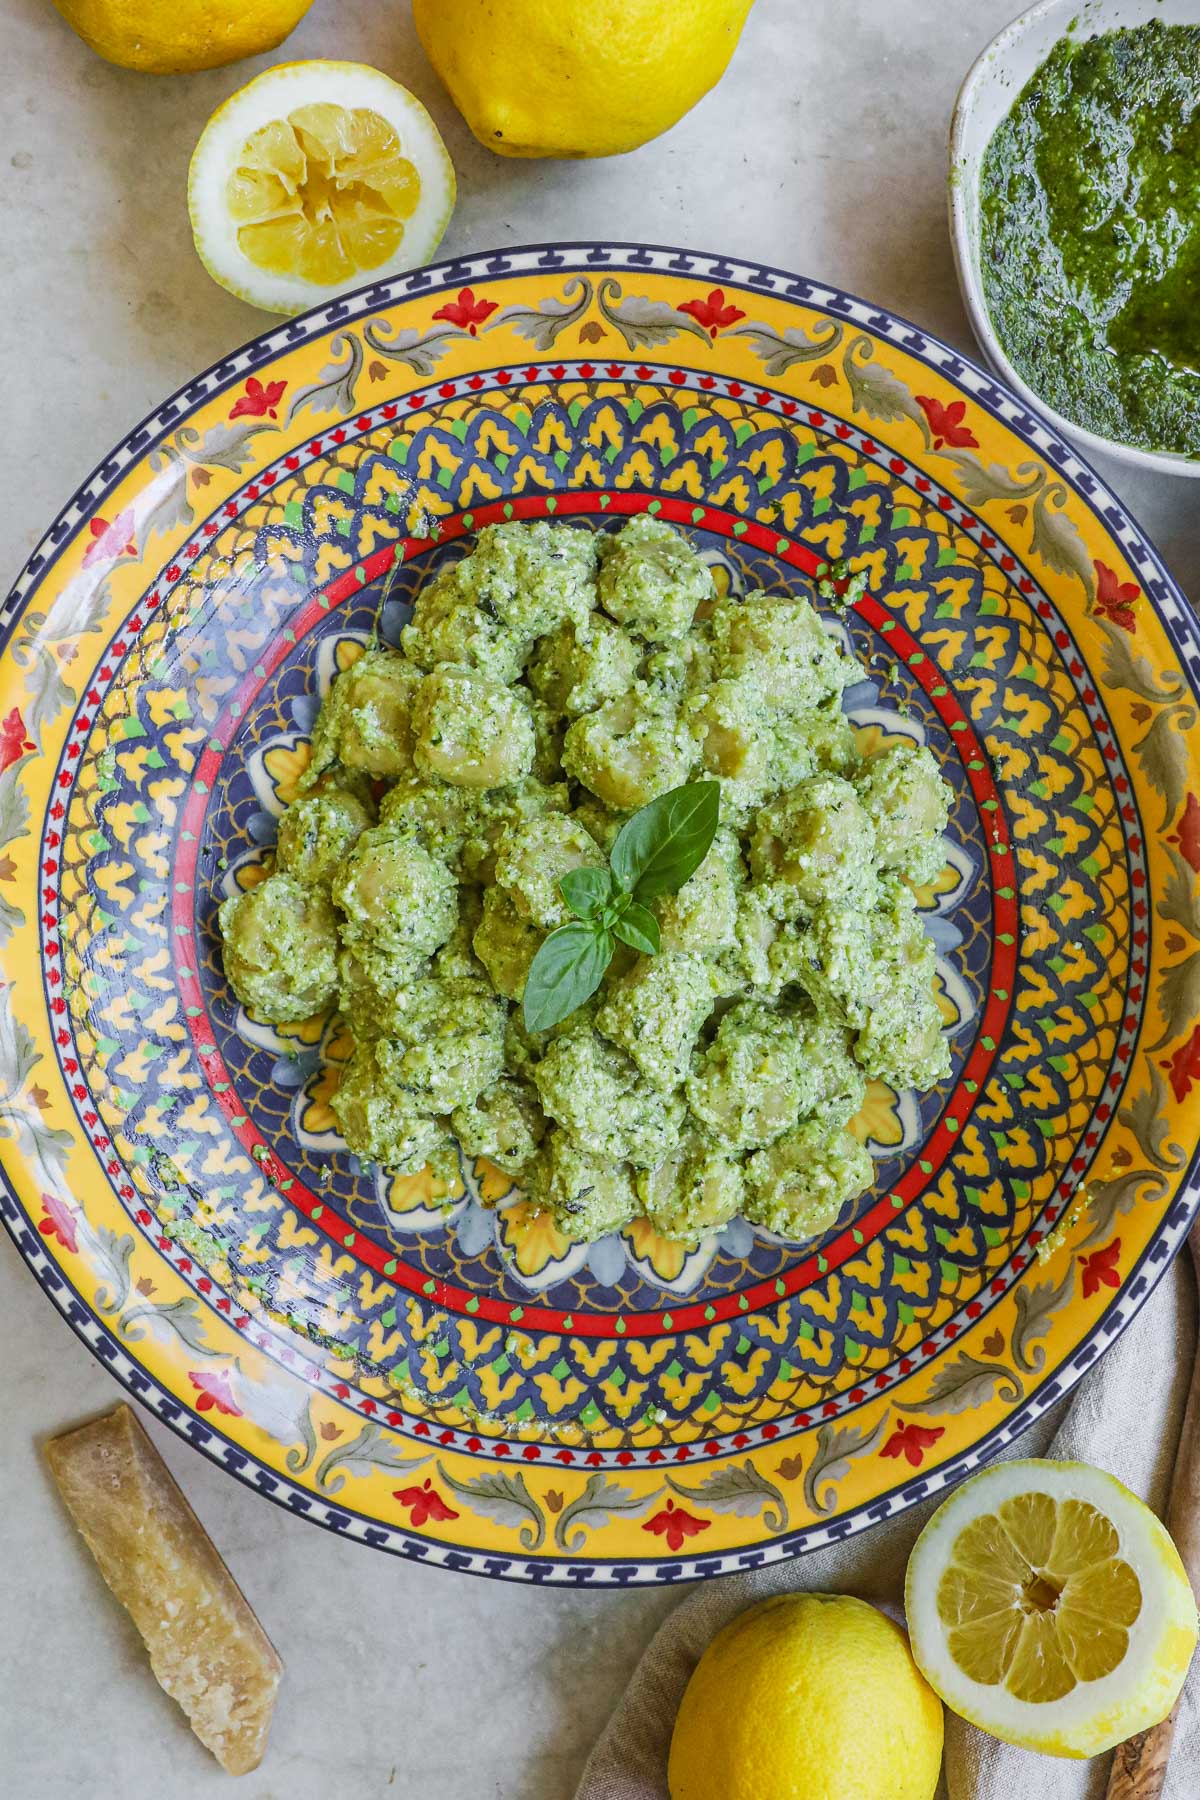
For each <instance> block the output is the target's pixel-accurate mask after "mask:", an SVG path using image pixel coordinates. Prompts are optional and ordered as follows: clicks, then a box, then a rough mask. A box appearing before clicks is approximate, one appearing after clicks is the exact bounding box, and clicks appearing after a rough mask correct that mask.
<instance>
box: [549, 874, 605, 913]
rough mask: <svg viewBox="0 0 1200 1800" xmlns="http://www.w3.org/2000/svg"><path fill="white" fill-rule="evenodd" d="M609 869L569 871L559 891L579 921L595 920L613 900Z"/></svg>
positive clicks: (559, 885)
mask: <svg viewBox="0 0 1200 1800" xmlns="http://www.w3.org/2000/svg"><path fill="white" fill-rule="evenodd" d="M612 885H613V884H612V876H611V875H610V874H609V872H608V870H607V869H568V870H567V872H566V874H565V875H564V876H563V878H562V880H561V881H560V882H559V884H558V891H559V893H560V894H561V895H562V897H563V899H564V900H565V901H566V903H567V905H568V906H569V907H570V909H571V911H572V912H573V913H574V914H575V917H576V918H577V919H593V918H595V916H596V914H597V913H598V912H599V911H600V910H601V908H602V907H604V906H605V905H606V904H607V902H608V901H609V900H610V899H611V898H612Z"/></svg>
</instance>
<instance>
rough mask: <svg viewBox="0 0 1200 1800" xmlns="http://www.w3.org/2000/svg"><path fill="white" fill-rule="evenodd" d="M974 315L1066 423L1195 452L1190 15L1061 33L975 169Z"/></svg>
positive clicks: (1197, 361) (1197, 352)
mask: <svg viewBox="0 0 1200 1800" xmlns="http://www.w3.org/2000/svg"><path fill="white" fill-rule="evenodd" d="M979 193H980V262H981V266H982V274H983V285H984V293H985V296H986V300H987V307H988V312H989V314H990V315H991V320H992V324H993V326H994V328H995V330H996V334H997V336H998V337H999V339H1000V342H1001V344H1002V345H1003V347H1004V350H1005V353H1006V355H1007V356H1008V358H1009V361H1010V362H1011V363H1012V365H1013V367H1014V368H1015V369H1016V370H1017V371H1018V372H1019V374H1020V375H1021V376H1022V377H1023V378H1024V380H1025V381H1026V382H1027V383H1028V385H1029V386H1030V387H1031V388H1033V389H1034V391H1035V392H1036V393H1038V394H1040V395H1041V397H1042V398H1043V399H1044V400H1045V401H1047V402H1048V403H1049V405H1051V406H1053V407H1054V408H1055V409H1056V411H1058V412H1060V413H1062V414H1064V415H1065V417H1067V418H1068V419H1072V420H1074V421H1075V423H1076V424H1079V425H1082V426H1085V427H1086V428H1087V429H1088V430H1090V431H1094V432H1097V433H1098V434H1099V435H1101V436H1102V437H1109V438H1115V439H1117V440H1118V441H1120V442H1122V443H1125V444H1132V445H1135V446H1137V447H1138V448H1141V449H1146V450H1168V451H1176V452H1179V453H1180V454H1183V455H1188V456H1200V26H1195V25H1163V24H1160V23H1158V22H1157V21H1156V22H1153V23H1151V24H1147V25H1139V26H1137V27H1135V28H1134V29H1131V30H1126V31H1110V32H1106V33H1105V34H1104V35H1102V36H1100V37H1095V38H1089V39H1087V40H1086V41H1084V42H1078V41H1076V40H1073V39H1071V38H1063V39H1062V40H1061V41H1060V42H1059V43H1057V44H1056V45H1055V46H1054V49H1053V50H1052V51H1051V53H1050V55H1049V56H1048V57H1047V58H1046V61H1045V62H1044V63H1043V64H1042V66H1041V67H1040V68H1039V69H1038V71H1037V73H1036V74H1035V75H1034V76H1033V77H1032V79H1031V80H1030V81H1029V82H1028V83H1027V85H1026V86H1025V88H1024V89H1023V90H1022V92H1021V94H1020V96H1019V97H1018V99H1017V101H1016V104H1015V105H1014V106H1013V108H1012V111H1011V112H1010V113H1009V115H1008V117H1007V118H1006V119H1005V120H1004V122H1003V123H1002V124H1001V125H1000V126H999V128H998V129H997V131H996V132H995V134H994V136H993V138H992V141H991V143H990V144H989V145H988V148H987V152H986V154H985V156H984V160H983V166H982V169H981V172H980V189H979Z"/></svg>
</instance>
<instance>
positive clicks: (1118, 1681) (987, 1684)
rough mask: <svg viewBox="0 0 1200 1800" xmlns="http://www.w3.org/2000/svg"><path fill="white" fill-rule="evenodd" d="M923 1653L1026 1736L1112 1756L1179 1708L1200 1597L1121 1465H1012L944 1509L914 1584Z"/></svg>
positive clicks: (1002, 1725)
mask: <svg viewBox="0 0 1200 1800" xmlns="http://www.w3.org/2000/svg"><path fill="white" fill-rule="evenodd" d="M906 1603H907V1607H908V1622H909V1630H910V1632H911V1634H912V1647H913V1654H914V1656H915V1657H916V1660H917V1663H918V1665H919V1667H920V1668H921V1670H922V1671H923V1673H924V1675H925V1677H926V1679H927V1680H928V1681H929V1682H930V1684H931V1686H933V1687H934V1688H935V1689H936V1690H937V1692H938V1693H939V1694H940V1695H941V1697H942V1699H943V1700H944V1701H945V1702H946V1704H947V1705H948V1706H950V1707H952V1708H953V1709H954V1710H955V1711H956V1712H958V1713H960V1714H962V1716H963V1717H964V1718H968V1719H970V1720H971V1721H972V1722H973V1723H974V1724H976V1725H979V1726H981V1727H982V1729H983V1730H985V1731H990V1732H992V1733H993V1735H995V1736H996V1737H1001V1738H1004V1739H1006V1740H1007V1741H1008V1742H1010V1743H1016V1744H1023V1745H1025V1746H1026V1747H1027V1748H1029V1749H1035V1750H1041V1751H1045V1752H1048V1753H1049V1754H1051V1755H1059V1756H1096V1755H1099V1754H1100V1752H1101V1751H1103V1750H1106V1749H1108V1748H1110V1747H1111V1746H1112V1745H1113V1744H1115V1743H1118V1742H1120V1741H1121V1740H1122V1739H1123V1738H1126V1737H1130V1736H1132V1735H1133V1733H1135V1732H1137V1731H1141V1730H1144V1729H1145V1728H1146V1727H1147V1726H1149V1725H1152V1724H1155V1723H1157V1721H1158V1720H1159V1719H1161V1718H1164V1717H1165V1716H1166V1714H1167V1713H1168V1712H1169V1711H1170V1709H1171V1706H1172V1705H1173V1703H1174V1700H1175V1697H1176V1695H1177V1694H1178V1692H1179V1689H1180V1687H1181V1686H1182V1683H1183V1679H1184V1676H1185V1675H1186V1673H1187V1667H1188V1663H1189V1661H1190V1659H1191V1655H1192V1651H1193V1649H1194V1647H1195V1643H1196V1607H1195V1602H1194V1599H1193V1596H1192V1591H1191V1588H1190V1586H1189V1584H1188V1580H1187V1576H1186V1574H1185V1572H1184V1569H1183V1565H1182V1564H1181V1563H1180V1561H1179V1557H1178V1554H1177V1552H1176V1550H1175V1546H1174V1545H1173V1544H1172V1542H1171V1539H1170V1537H1169V1536H1168V1535H1167V1533H1166V1531H1165V1530H1164V1528H1163V1526H1162V1525H1161V1524H1160V1523H1159V1521H1158V1519H1156V1518H1155V1516H1154V1514H1153V1513H1152V1512H1150V1510H1149V1509H1148V1508H1147V1507H1145V1506H1143V1505H1142V1503H1141V1501H1140V1500H1138V1499H1137V1498H1136V1497H1135V1496H1134V1495H1133V1494H1131V1493H1130V1492H1129V1491H1128V1489H1126V1488H1124V1487H1122V1486H1121V1484H1120V1482H1118V1481H1116V1480H1115V1479H1114V1478H1113V1477H1112V1476H1111V1475H1107V1474H1105V1473H1104V1472H1103V1471H1102V1470H1099V1469H1091V1468H1088V1467H1086V1465H1084V1464H1080V1463H1049V1462H1019V1463H1005V1464H1001V1465H999V1466H998V1467H997V1468H995V1469H991V1470H987V1471H986V1472H985V1473H984V1474H982V1475H978V1476H976V1477H975V1478H974V1479H973V1480H972V1481H968V1482H967V1483H965V1484H964V1486H963V1487H961V1488H960V1489H958V1491H957V1492H956V1493H955V1494H954V1495H952V1496H951V1498H950V1499H949V1500H948V1501H947V1502H946V1503H945V1505H944V1506H942V1507H941V1508H940V1510H939V1511H938V1512H937V1513H935V1515H934V1517H933V1518H932V1519H931V1520H930V1522H929V1524H928V1525H927V1526H926V1527H925V1529H924V1531H923V1532H922V1533H921V1536H920V1537H919V1538H918V1539H917V1543H916V1545H915V1547H914V1549H913V1554H912V1558H911V1560H910V1562H909V1568H908V1579H907V1584H906Z"/></svg>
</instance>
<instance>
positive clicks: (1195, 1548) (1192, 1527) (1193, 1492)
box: [1105, 1219, 1200, 1800]
mask: <svg viewBox="0 0 1200 1800" xmlns="http://www.w3.org/2000/svg"><path fill="white" fill-rule="evenodd" d="M1188 1249H1189V1250H1190V1251H1191V1253H1192V1262H1193V1263H1194V1264H1195V1268H1196V1281H1197V1287H1198V1288H1200V1219H1197V1221H1196V1223H1195V1224H1194V1225H1193V1226H1192V1229H1191V1232H1190V1233H1189V1236H1188ZM1166 1524H1167V1530H1168V1531H1169V1532H1170V1533H1171V1536H1172V1537H1173V1538H1174V1540H1175V1548H1176V1549H1177V1550H1178V1551H1179V1555H1180V1559H1181V1560H1182V1562H1183V1566H1184V1568H1185V1569H1186V1570H1187V1572H1188V1578H1189V1580H1190V1581H1191V1584H1192V1590H1193V1592H1194V1593H1195V1595H1196V1598H1197V1602H1198V1603H1200V1343H1198V1344H1197V1347H1196V1361H1195V1364H1194V1365H1193V1368H1192V1385H1191V1387H1190V1388H1189V1389H1188V1398H1187V1406H1186V1408H1185V1410H1184V1414H1183V1425H1182V1427H1181V1429H1180V1433H1179V1448H1178V1450H1177V1451H1176V1453H1175V1474H1174V1476H1173V1477H1172V1481H1171V1498H1170V1500H1169V1502H1168V1504H1167V1519H1166ZM1178 1712H1179V1706H1178V1703H1176V1706H1175V1709H1174V1711H1173V1712H1172V1713H1171V1715H1170V1717H1169V1718H1166V1719H1164V1720H1163V1722H1162V1724H1161V1725H1152V1726H1151V1727H1150V1730H1149V1731H1141V1732H1139V1733H1138V1735H1137V1737H1132V1738H1130V1739H1129V1741H1128V1742H1127V1743H1124V1744H1118V1746H1117V1748H1116V1750H1115V1751H1114V1752H1113V1763H1112V1772H1111V1773H1110V1775H1109V1778H1108V1787H1107V1789H1106V1790H1105V1792H1106V1796H1107V1800H1158V1796H1159V1795H1160V1794H1161V1793H1162V1790H1163V1783H1164V1782H1165V1781H1166V1779H1167V1764H1168V1763H1169V1762H1170V1760H1171V1741H1172V1739H1173V1738H1174V1735H1175V1720H1176V1717H1177V1715H1178Z"/></svg>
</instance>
